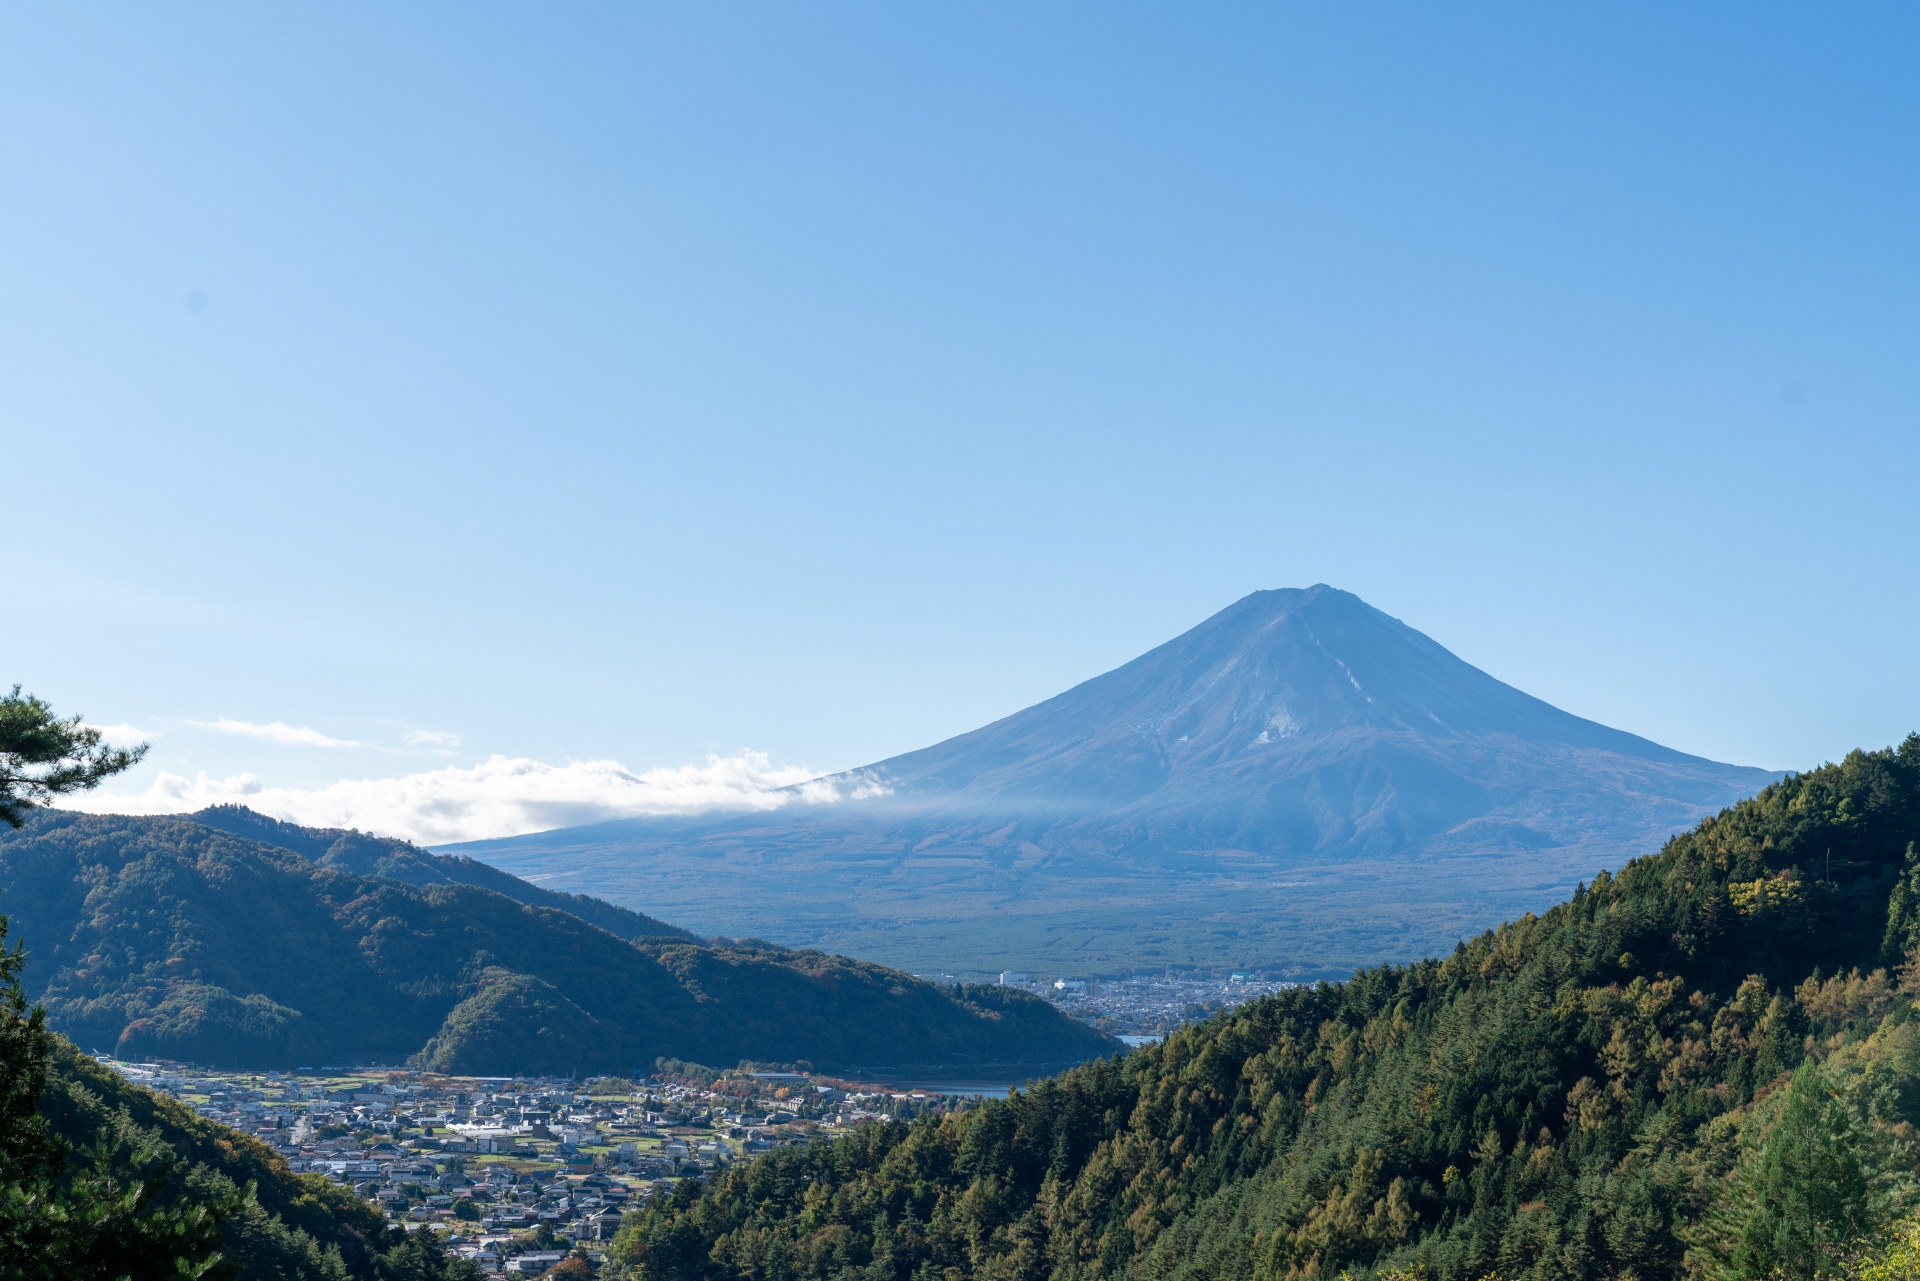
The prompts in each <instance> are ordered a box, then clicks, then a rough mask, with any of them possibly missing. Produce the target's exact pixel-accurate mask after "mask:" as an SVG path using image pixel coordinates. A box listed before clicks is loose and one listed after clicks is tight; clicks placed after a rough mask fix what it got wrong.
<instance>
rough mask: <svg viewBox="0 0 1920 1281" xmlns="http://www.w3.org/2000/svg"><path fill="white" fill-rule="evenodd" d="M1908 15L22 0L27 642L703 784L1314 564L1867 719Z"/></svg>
mask: <svg viewBox="0 0 1920 1281" xmlns="http://www.w3.org/2000/svg"><path fill="white" fill-rule="evenodd" d="M1917 21H1920V19H1916V18H1915V17H1914V16H1913V15H1911V14H1909V13H1907V12H1904V11H1900V10H1896V9H1892V8H1882V9H1875V10H1869V11H1853V12H1838V13H1837V12H1833V11H1814V10H1803V11H1792V10H1784V9H1781V10H1763V11H1760V10H1752V9H1750V8H1743V7H1736V6H1732V5H1712V6H1707V7H1701V8H1694V9H1689V10H1687V11H1685V12H1673V11H1669V10H1665V9H1660V8H1656V7H1653V6H1639V7H1629V8H1626V9H1620V8H1614V9H1609V10H1607V11H1605V12H1599V11H1593V12H1574V11H1539V10H1534V9H1527V8H1524V7H1519V6H1505V7H1489V8H1483V9H1478V10H1474V11H1472V12H1471V13H1460V12H1451V13H1438V12H1421V11H1416V10H1396V11H1392V12H1388V11H1362V10H1340V11H1326V12H1314V11H1309V10H1287V11H1276V10H1272V9H1269V8H1265V7H1256V6H1245V5H1222V6H1215V7H1211V8H1208V9H1204V10H1201V11H1185V12H1182V13H1178V14H1175V13H1170V12H1164V11H1156V10H1153V9H1149V8H1146V7H1144V6H1123V7H1102V8H1100V9H1097V10H1096V9H1093V8H1090V7H1088V8H1068V9H1055V10H1049V11H1045V12H1034V11H1029V10H1025V9H1020V8H1016V7H1013V6H990V7H986V8H980V7H974V8H970V9H968V10H965V11H959V10H938V9H908V10H902V9H897V8H889V7H884V6H872V5H836V6H829V7H824V8H822V7H814V8H810V9H808V10H807V11H805V12H799V11H785V10H778V9H775V8H772V7H767V8H757V9H756V8H748V9H732V10H726V11H718V10H705V9H696V8H684V9H675V8H651V9H647V10H645V11H642V12H633V11H629V10H624V9H620V8H616V7H612V6H602V7H590V8H586V9H581V10H576V11H570V12H568V13H566V14H553V13H534V12H530V11H529V12H509V11H504V10H503V11H472V10H467V9H461V8H456V7H452V6H440V7H423V8H418V9H412V10H409V11H407V12H404V13H394V12H389V11H384V10H376V9H373V8H372V7H369V6H351V5H350V6H344V7H337V8H334V9H330V10H328V11H326V12H324V13H307V14H288V13H258V12H249V11H244V10H223V9H219V8H213V7H207V8H198V9H191V10H183V11H174V12H169V13H167V14H159V13H154V12H149V11H144V10H140V9H138V8H134V7H125V8H120V9H109V10H92V11H61V10H45V11H31V10H16V11H13V12H11V13H9V14H8V15H7V16H6V17H5V18H4V19H0V32H4V34H5V37H6V38H5V39H4V40H0V120H4V121H5V128H4V129H0V164H3V165H4V166H5V172H6V174H7V182H6V190H7V192H8V198H7V199H6V200H4V201H0V272H3V273H4V276H3V277H0V278H3V279H4V280H5V286H4V288H0V449H4V455H3V456H4V457H5V459H6V461H7V472H8V489H7V508H8V512H9V516H10V520H9V522H8V523H9V528H10V530H11V531H12V534H13V538H14V545H13V548H12V551H13V553H14V555H13V558H12V560H11V566H10V567H11V569H12V573H13V576H14V578H15V581H16V588H15V601H16V603H15V605H14V608H13V609H12V610H11V611H10V614H11V618H12V619H13V620H16V621H15V625H14V626H12V627H9V628H8V629H6V632H5V635H4V639H0V681H3V682H4V683H5V684H6V685H9V686H10V685H11V684H12V683H13V682H15V681H18V682H19V683H21V684H22V685H23V686H24V687H25V688H26V689H28V690H30V691H32V692H33V693H35V694H38V695H40V696H41V697H43V698H46V699H48V700H49V701H51V702H52V703H53V704H54V706H55V707H56V708H57V709H59V710H61V711H63V712H83V713H85V714H86V715H87V716H88V717H89V719H90V720H92V721H93V722H95V723H98V724H102V725H106V726H112V727H115V732H116V733H119V734H123V735H134V734H138V735H140V736H143V737H148V738H150V739H151V741H152V743H153V751H152V753H151V755H150V757H149V758H148V760H147V761H146V762H145V763H143V764H142V766H141V767H140V768H139V770H138V771H136V772H135V773H134V774H133V775H130V776H129V777H127V778H126V779H123V780H116V782H115V783H114V784H113V785H111V789H110V790H111V791H113V792H115V793H119V794H142V793H148V792H150V789H152V788H153V787H154V785H155V781H156V779H158V778H159V777H160V776H161V775H162V774H163V773H164V774H168V775H172V776H175V777H177V778H179V779H182V780H185V781H186V782H185V783H184V784H183V786H184V787H185V788H186V789H187V790H186V791H185V792H183V794H182V804H183V805H184V804H188V803H190V802H194V801H198V800H204V799H206V798H207V797H209V796H212V795H214V794H215V793H219V794H220V795H222V796H224V795H227V794H229V793H230V794H232V795H234V796H246V795H254V796H268V795H272V794H284V795H293V794H299V795H302V796H310V795H313V794H317V793H322V792H325V791H327V789H336V790H338V789H346V790H347V791H348V792H351V791H352V789H353V788H354V787H356V786H360V784H359V783H358V782H356V781H357V780H383V779H393V778H401V777H406V776H412V775H422V774H432V773H433V772H435V771H458V772H460V773H459V777H458V778H457V779H453V782H454V783H457V784H458V785H459V786H460V787H463V788H465V789H466V794H468V795H469V796H471V797H473V798H480V799H477V800H475V803H476V804H478V803H480V802H481V800H484V799H485V798H494V799H495V800H498V801H500V802H501V803H510V802H513V801H514V800H515V798H516V797H517V798H522V799H524V798H525V797H526V796H528V795H536V794H538V793H539V789H541V788H549V789H553V788H558V789H562V790H564V789H566V788H592V787H594V786H598V785H601V784H603V783H605V781H606V780H607V779H608V778H610V777H613V776H614V775H615V774H618V773H622V772H624V774H626V775H634V776H638V775H649V776H650V777H651V778H652V779H653V780H654V783H652V784H649V785H657V786H659V787H662V788H678V789H682V790H683V792H684V794H685V795H687V796H689V797H693V798H696V799H697V798H698V797H700V796H704V795H714V794H724V795H726V796H730V797H735V796H739V795H751V794H756V793H757V792H761V791H764V790H765V789H767V788H769V787H773V786H779V785H784V784H785V783H790V782H794V781H799V780H801V779H804V778H806V777H809V776H811V775H813V774H816V773H824V772H828V771H833V770H840V769H845V768H849V767H852V766H855V765H859V764H863V763H865V762H868V761H873V760H878V759H882V758H885V757H887V756H890V755H893V754H896V753H898V752H901V751H906V750H911V749H914V748H918V747H922V746H926V745H928V744H930V743H933V742H936V741H938V740H940V739H943V738H946V737H948V736H950V735H952V734H955V733H960V732H963V731H965V730H968V729H972V728H974V727H976V726H978V725H981V724H984V723H987V722H989V721H992V720H994V719H996V718H998V717H1000V716H1004V715H1007V714H1010V713H1012V712H1014V711H1016V710H1018V709H1019V708H1022V707H1025V706H1028V705H1030V704H1032V703H1034V702H1036V701H1039V700H1041V699H1044V698H1047V697H1050V696H1052V695H1053V694H1056V693H1059V692H1060V691H1062V690H1064V689H1066V688H1068V687H1070V686H1072V685H1074V684H1076V683H1078V682H1080V681H1083V680H1086V679H1089V678H1091V677H1093V676H1095V675H1097V674H1099V673H1101V672H1104V671H1107V670H1109V669H1111V668H1113V667H1115V666H1117V665H1119V664H1120V663H1123V662H1126V661H1127V660H1129V659H1131V658H1133V657H1134V656H1136V655H1137V654H1139V653H1142V652H1144V651H1145V650H1147V649H1149V648H1151V647H1152V646H1154V645H1157V644H1159V643H1161V642H1163V641H1165V640H1167V639H1169V638H1170V637H1172V636H1174V635H1177V634H1178V633H1180V632H1182V631H1184V630H1186V629H1187V628H1190V627H1192V626H1194V625H1195V624H1196V623H1198V622H1199V621H1200V620H1201V619H1203V618H1205V617H1207V616H1208V615H1210V614H1212V613H1214V612H1215V611H1217V610H1219V609H1221V608H1223V607H1225V606H1226V605H1228V604H1229V603H1231V602H1232V601H1234V600H1236V599H1238V598H1239V597H1241V596H1244V595H1245V594H1247V593H1248V592H1251V591H1255V590H1258V589H1263V588H1273V587H1305V586H1309V585H1311V584H1313V583H1316V582H1326V583H1330V584H1332V585H1334V586H1336V587H1340V588H1342V589H1344V590H1347V591H1351V592H1354V593H1357V594H1358V595H1360V596H1361V597H1363V598H1364V599H1365V600H1367V601H1368V602H1370V603H1371V604H1373V605H1375V606H1377V607H1378V608H1380V609H1382V610H1384V611H1386V612H1387V613H1389V614H1392V615H1394V616H1395V617H1397V618H1400V619H1402V620H1404V621H1405V622H1407V623H1408V624H1409V625H1410V626H1412V627H1415V628H1417V629H1418V630H1420V631H1422V632H1425V633H1426V634H1428V635H1429V636H1431V637H1433V638H1434V639H1435V640H1437V641H1439V642H1440V643H1441V644H1443V645H1445V646H1447V647H1448V648H1449V649H1451V650H1452V651H1453V652H1455V653H1457V654H1458V655H1460V656H1461V657H1462V658H1463V659H1465V660H1466V661H1468V662H1470V663H1472V664H1474V665H1476V666H1478V667H1480V668H1482V669H1484V670H1485V671H1487V672H1489V673H1491V674H1492V675H1493V676H1495V677H1497V678H1499V679H1500V680H1502V681H1505V682H1507V683H1509V684H1512V685H1514V686H1516V687H1518V688H1520V689H1523V690H1525V691H1527V692H1528V693H1530V694H1533V695H1536V696H1537V697H1540V698H1542V699H1545V700H1547V701H1548V702H1551V703H1553V704H1555V705H1556V706H1558V707H1561V708H1563V709H1565V710H1567V711H1569V712H1573V713H1575V714H1577V715H1580V716H1583V717H1588V718H1590V719H1593V720H1596V721H1599V722H1601V723H1603V724H1607V725H1611V726H1614V727H1617V728H1620V729H1624V730H1628V731H1631V732H1633V733H1636V734H1640V735H1644V736H1646V737H1648V738H1651V739H1653V740H1655V741H1656V742H1660V743H1663V744H1666V745H1668V746H1671V747H1674V748H1678V749H1680V750H1682V751H1686V752H1690V753H1695V754H1698V755H1702V756H1706V757H1709V758H1712V759H1715V760H1721V761H1729V762H1734V763H1739V764H1748V765H1758V766H1763V767H1767V768H1772V769H1781V768H1789V769H1799V768H1806V767H1810V766H1812V765H1814V764H1817V763H1818V762H1820V761H1821V760H1825V759H1830V758H1834V757H1837V756H1838V755H1840V754H1842V753H1844V752H1845V751H1847V750H1848V749H1850V748H1852V747H1855V746H1864V747H1875V746H1883V745H1885V744H1887V743H1890V742H1896V741H1898V740H1899V739H1900V738H1901V737H1902V736H1904V735H1905V734H1906V733H1907V732H1909V731H1910V730H1914V729H1917V728H1920V672H1916V670H1915V668H1914V665H1913V663H1912V662H1911V640H1910V638H1911V637H1912V636H1913V635H1914V634H1915V633H1916V631H1920V591H1916V589H1917V588H1920V556H1916V554H1915V553H1916V551H1917V550H1920V548H1916V540H1917V538H1920V535H1917V534H1916V529H1915V525H1914V522H1913V520H1912V517H1911V511H1912V507H1913V500H1912V494H1911V490H1912V480H1911V478H1912V477H1913V476H1914V475H1916V474H1920V444H1917V443H1916V441H1920V433H1916V432H1915V430H1914V426H1915V421H1916V418H1917V417H1920V389H1917V388H1916V385H1915V375H1914V372H1913V361H1912V352H1913V350H1914V349H1915V345H1916V338H1920V332H1917V331H1920V315H1917V314H1916V307H1915V304H1914V301H1913V300H1914V299H1915V298H1916V297H1920V290H1917V289H1916V288H1915V286H1916V284H1920V281H1916V267H1917V266H1920V255H1917V254H1916V249H1915V246H1914V242H1913V237H1912V235H1911V230H1910V229H1911V227H1912V225H1913V224H1914V222H1915V220H1916V216H1917V215H1920V198H1917V197H1920V166H1917V165H1916V163H1915V161H1916V160H1917V159H1920V155H1916V152H1917V151H1920V147H1917V146H1916V144H1917V143H1920V102H1916V101H1915V99H1916V98H1920V85H1916V84H1915V82H1914V80H1913V78H1912V76H1911V75H1910V74H1909V70H1908V68H1907V67H1906V65H1905V63H1906V60H1907V59H1906V50H1907V49H1909V48H1910V47H1911V41H1912V37H1913V35H1914V26H1915V24H1916V22H1917ZM18 620H24V622H21V621H18ZM710 758H712V759H711V760H710ZM202 774H204V775H205V777H206V779H207V783H206V784H205V785H201V784H199V783H198V782H196V781H195V780H197V779H199V777H200V776H201V775H202ZM442 777H443V778H452V776H450V775H444V774H443V775H442ZM246 778H250V779H251V782H243V781H239V780H243V779H246ZM450 785H451V784H450ZM619 785H620V786H625V784H619ZM251 787H257V788H258V789H260V790H259V791H257V792H250V791H248V790H247V789H248V788H251ZM196 788H198V789H199V790H197V791H196V790H194V789H196ZM221 789H225V790H224V791H222V790H221Z"/></svg>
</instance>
